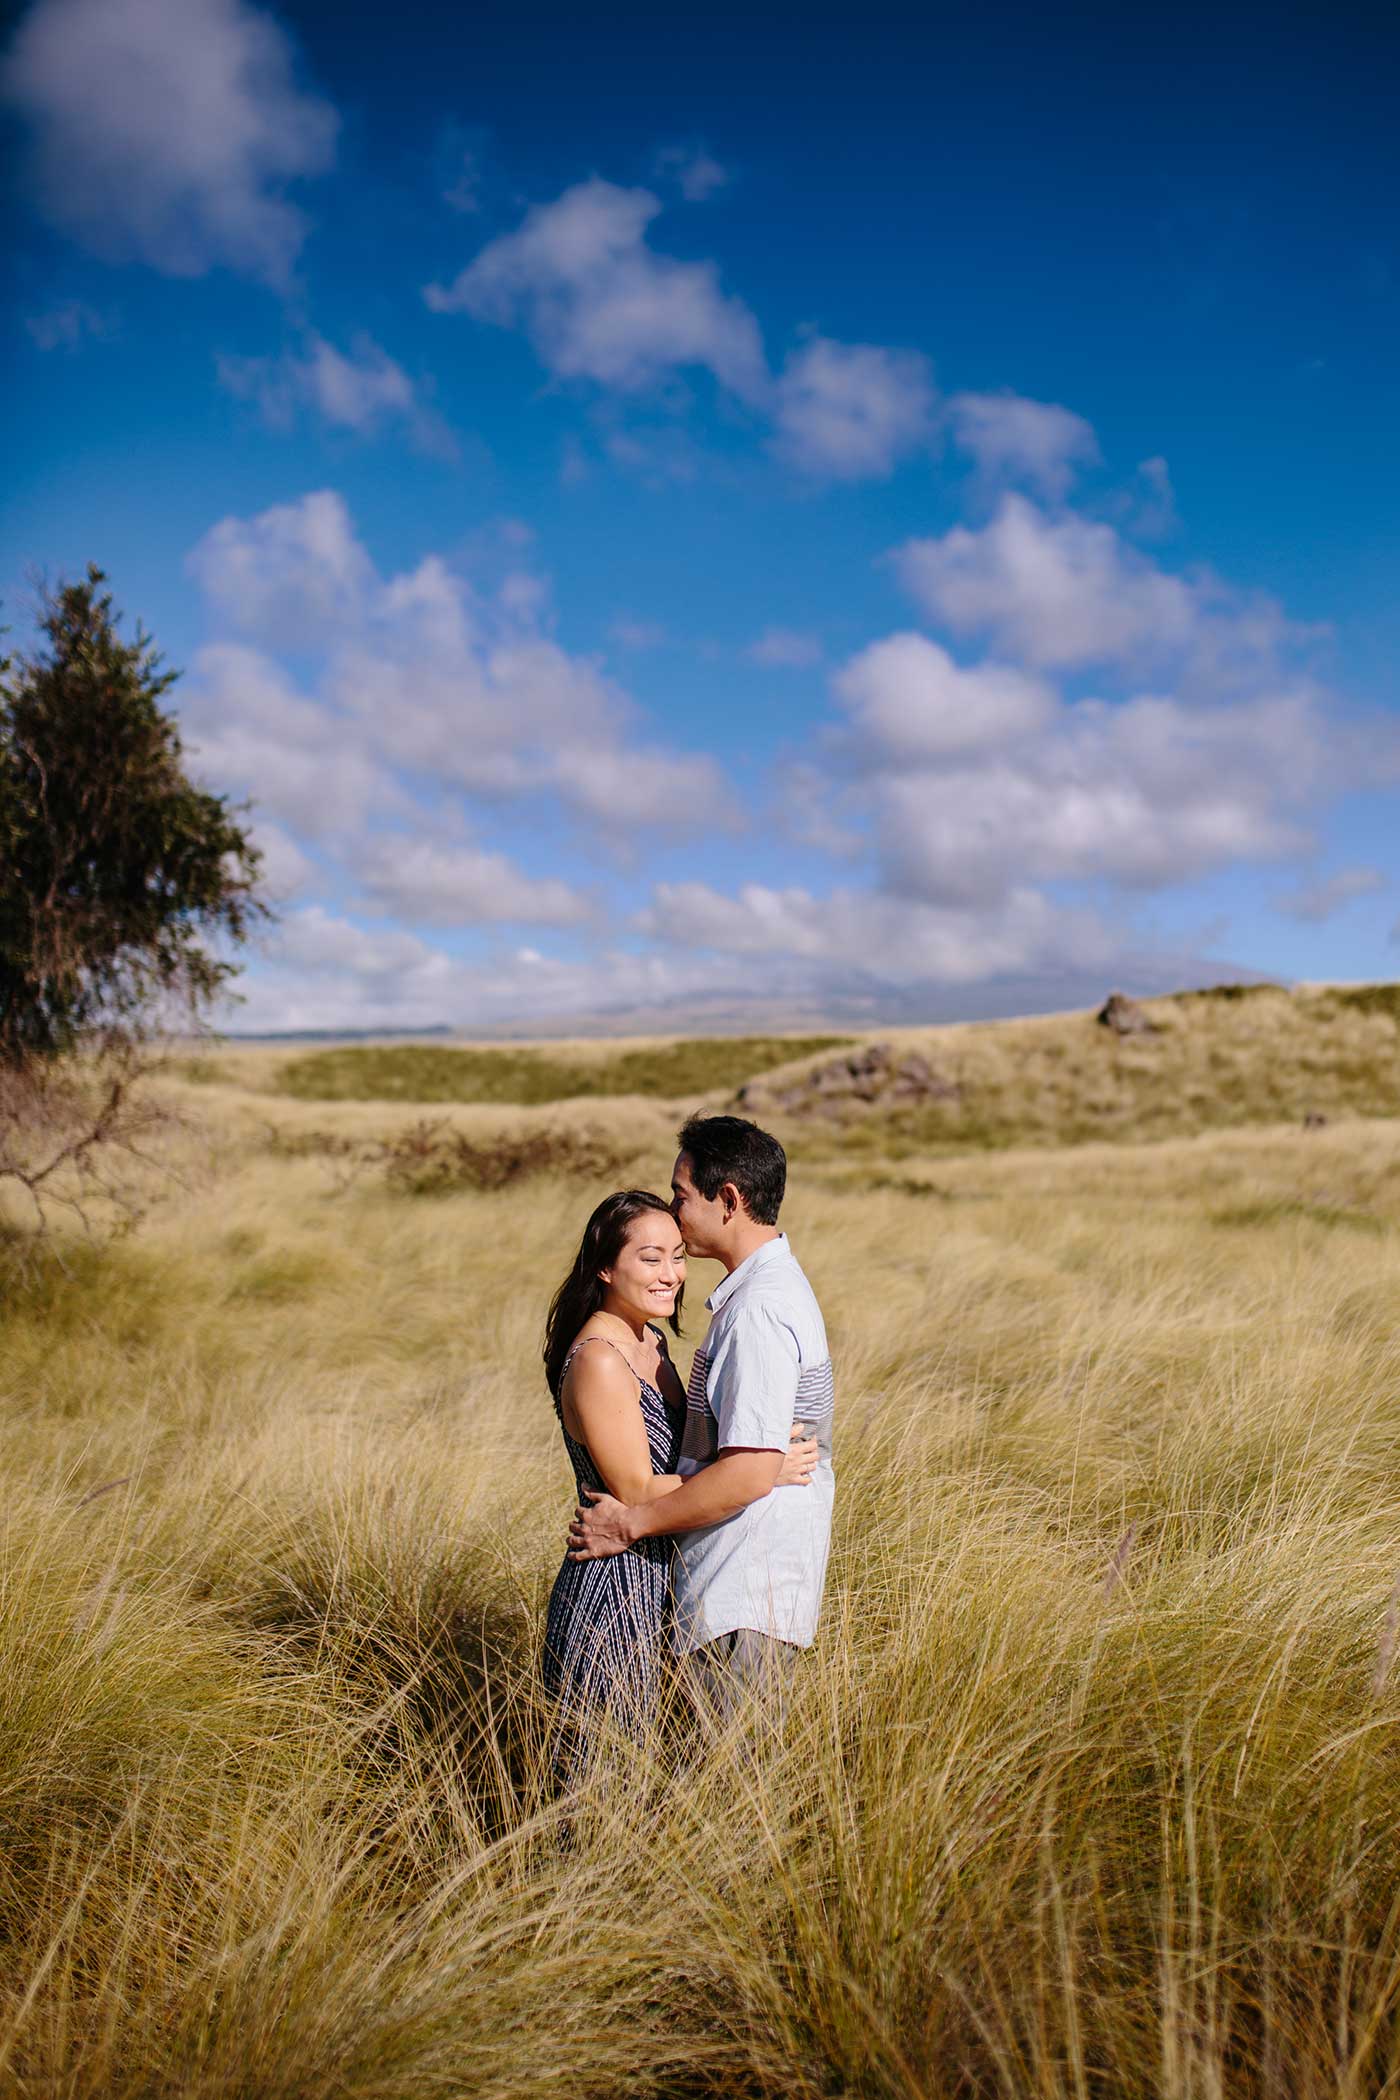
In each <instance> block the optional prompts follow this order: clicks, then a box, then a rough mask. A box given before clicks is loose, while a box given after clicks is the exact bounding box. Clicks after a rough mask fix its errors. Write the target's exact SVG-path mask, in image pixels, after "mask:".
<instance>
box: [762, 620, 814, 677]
mask: <svg viewBox="0 0 1400 2100" xmlns="http://www.w3.org/2000/svg"><path fill="white" fill-rule="evenodd" d="M744 654H745V656H746V657H747V658H748V660H749V662H750V663H751V664H762V665H763V666H764V667H765V668H767V669H769V670H781V671H803V670H808V669H810V667H811V666H812V665H813V664H819V663H820V662H821V660H822V645H821V641H820V638H819V637H818V636H817V635H815V634H806V633H804V632H803V631H802V630H801V629H799V628H796V627H765V628H764V630H763V632H762V634H761V635H760V636H759V637H758V639H757V641H754V642H750V644H749V646H748V648H747V649H746V650H745V651H744Z"/></svg>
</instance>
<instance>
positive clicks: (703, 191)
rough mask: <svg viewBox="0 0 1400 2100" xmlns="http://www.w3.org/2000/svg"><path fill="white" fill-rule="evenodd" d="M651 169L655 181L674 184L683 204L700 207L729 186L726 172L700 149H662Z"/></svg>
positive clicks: (683, 147)
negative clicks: (699, 205)
mask: <svg viewBox="0 0 1400 2100" xmlns="http://www.w3.org/2000/svg"><path fill="white" fill-rule="evenodd" d="M655 166H656V173H657V175H658V177H659V178H660V179H661V180H662V181H668V182H674V183H675V185H676V187H677V189H678V190H679V191H680V193H681V195H682V196H683V197H684V198H685V201H686V203H687V204H703V203H704V201H705V199H706V198H707V197H713V196H714V194H715V192H716V191H717V190H722V189H725V188H726V187H727V186H728V183H729V170H728V169H727V168H723V167H721V166H720V164H719V162H718V161H717V160H716V159H715V157H714V155H713V154H712V153H707V152H706V151H705V148H704V147H703V146H663V147H662V149H661V151H660V152H659V153H658V154H657V156H656V163H655Z"/></svg>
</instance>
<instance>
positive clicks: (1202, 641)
mask: <svg viewBox="0 0 1400 2100" xmlns="http://www.w3.org/2000/svg"><path fill="white" fill-rule="evenodd" d="M894 564H895V568H896V571H897V573H898V575H899V577H900V579H901V581H902V582H903V584H904V586H905V588H906V589H907V590H908V591H909V593H910V595H911V596H912V597H913V598H914V600H915V602H916V603H917V604H918V605H919V606H920V607H921V608H922V609H923V610H924V611H925V612H926V613H927V614H928V616H929V617H930V619H932V620H933V621H935V622H936V623H937V624H939V625H941V626H943V627H946V628H947V629H948V630H949V631H950V632H951V633H953V634H955V635H983V636H986V637H988V638H989V639H990V641H991V643H992V645H993V646H994V647H995V648H996V649H998V650H999V651H1001V652H1003V653H1004V654H1006V655H1009V656H1011V657H1013V658H1015V659H1016V660H1017V661H1018V662H1021V663H1024V664H1028V665H1031V666H1032V667H1034V668H1036V669H1040V670H1079V669H1084V668H1087V667H1091V666H1104V665H1107V666H1113V667H1116V668H1117V669H1119V670H1121V671H1124V672H1127V673H1130V674H1132V675H1134V676H1152V675H1154V674H1155V673H1158V672H1160V671H1161V670H1162V669H1163V668H1164V667H1177V668H1180V667H1186V668H1188V669H1189V670H1191V671H1192V672H1193V673H1194V674H1195V675H1197V676H1198V677H1200V678H1202V679H1209V680H1211V681H1212V682H1213V683H1215V684H1216V685H1223V684H1228V683H1231V682H1236V683H1239V682H1257V681H1258V679H1259V678H1260V677H1261V676H1263V675H1267V674H1268V672H1269V670H1270V668H1271V667H1272V665H1273V664H1274V663H1275V662H1276V661H1277V659H1278V657H1279V655H1280V653H1281V652H1282V651H1283V650H1284V649H1285V648H1287V647H1288V646H1290V645H1292V644H1295V643H1297V642H1300V641H1302V640H1305V639H1308V636H1307V635H1306V632H1305V630H1302V629H1300V628H1296V627H1293V626H1291V625H1290V623H1289V622H1288V621H1286V620H1285V619H1284V617H1283V614H1282V612H1281V610H1280V608H1279V607H1278V605H1277V604H1276V603H1275V602H1274V601H1273V600H1272V599H1269V598H1265V597H1262V596H1260V597H1254V598H1248V599H1246V598H1242V597H1241V596H1240V595H1239V594H1237V593H1233V592H1231V591H1229V590H1228V589H1227V588H1226V587H1225V586H1224V585H1223V584H1222V583H1221V582H1220V580H1219V579H1218V578H1216V577H1213V576H1211V575H1210V574H1209V573H1207V572H1204V571H1198V572H1195V573H1194V574H1192V575H1190V576H1177V575H1173V574H1170V573H1169V572H1168V571H1167V570H1165V569H1163V568H1161V567H1159V565H1158V564H1157V563H1156V562H1154V561H1152V560H1150V559H1149V558H1148V557H1147V556H1146V555H1144V554H1141V553H1139V552H1138V550H1137V549H1136V548H1133V547H1130V546H1129V545H1128V544H1127V542H1126V541H1125V540H1124V539H1123V538H1122V537H1121V535H1120V534H1119V533H1118V532H1117V531H1115V529H1114V528H1113V526H1111V525H1106V524H1102V523H1099V522H1096V521H1095V520H1093V519H1090V518H1085V517H1082V516H1079V515H1077V514H1073V513H1071V514H1067V515H1064V516H1060V517H1049V516H1047V515H1046V514H1045V512H1044V511H1042V510H1040V509H1038V508H1037V506H1036V505H1035V504H1033V503H1031V502H1029V501H1028V500H1027V499H1026V498H1025V497H1024V496H1019V495H1007V496H1006V497H1005V498H1004V499H1003V501H1002V503H1001V506H1000V508H999V509H998V511H997V513H996V516H995V517H994V518H993V519H992V521H991V523H990V524H988V525H986V526H983V527H982V528H981V529H980V530H976V529H972V528H969V527H967V526H963V525H958V526H954V527H953V529H952V530H951V531H950V532H946V533H944V534H943V535H942V537H941V538H937V539H915V540H909V541H907V542H906V543H905V544H904V545H903V546H902V547H900V548H898V549H897V550H896V552H895V555H894Z"/></svg>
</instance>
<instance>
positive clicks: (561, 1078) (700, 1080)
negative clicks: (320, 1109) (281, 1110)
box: [276, 1035, 851, 1108]
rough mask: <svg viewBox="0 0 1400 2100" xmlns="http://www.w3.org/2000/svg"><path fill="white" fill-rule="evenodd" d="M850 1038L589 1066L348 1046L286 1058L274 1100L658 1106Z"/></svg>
mask: <svg viewBox="0 0 1400 2100" xmlns="http://www.w3.org/2000/svg"><path fill="white" fill-rule="evenodd" d="M850 1040H851V1038H850V1037H848V1036H839V1035H811V1036H719V1037H715V1038H712V1039H706V1038H699V1039H697V1040H694V1041H689V1042H676V1043H658V1044H657V1045H655V1047H654V1048H650V1049H642V1050H618V1051H615V1052H612V1053H610V1054H604V1055H602V1056H598V1057H590V1058H572V1057H567V1056H554V1055H551V1053H550V1052H549V1051H547V1050H514V1049H501V1050H467V1049H451V1048H448V1047H447V1046H445V1045H442V1044H438V1043H392V1044H391V1043H383V1044H373V1043H366V1044H359V1043H356V1044H346V1045H345V1046H343V1047H342V1048H339V1049H335V1050H316V1051H312V1052H311V1053H310V1054H309V1055H307V1056H304V1057H295V1058H292V1059H291V1060H290V1061H289V1062H288V1063H287V1064H285V1065H283V1067H282V1069H281V1071H280V1072H279V1073H278V1075H277V1082H276V1084H277V1090H278V1092H280V1093H283V1094H290V1095H292V1096H293V1097H294V1098H295V1099H297V1100H299V1101H422V1102H491V1103H496V1104H499V1105H500V1106H502V1107H506V1106H509V1107H518V1108H529V1107H538V1106H541V1105H543V1104H544V1103H546V1102H550V1101H575V1100H579V1099H581V1098H583V1097H585V1096H589V1095H591V1096H594V1097H598V1096H608V1095H617V1094H648V1095H652V1096H654V1097H659V1098H661V1099H663V1100H667V1099H674V1098H679V1097H680V1096H683V1095H688V1094H707V1093H711V1092H714V1091H716V1090H717V1089H719V1088H722V1087H736V1086H739V1085H741V1084H742V1083H743V1081H744V1080H746V1079H753V1078H756V1077H757V1076H758V1075H759V1074H760V1073H763V1072H771V1071H772V1070H773V1068H774V1067H775V1066H776V1065H785V1064H789V1063H791V1061H792V1060H793V1059H794V1058H798V1057H810V1056H815V1055H816V1053H817V1052H818V1051H821V1050H837V1049H841V1048H843V1047H844V1046H845V1045H846V1044H847V1043H848V1042H849V1041H850Z"/></svg>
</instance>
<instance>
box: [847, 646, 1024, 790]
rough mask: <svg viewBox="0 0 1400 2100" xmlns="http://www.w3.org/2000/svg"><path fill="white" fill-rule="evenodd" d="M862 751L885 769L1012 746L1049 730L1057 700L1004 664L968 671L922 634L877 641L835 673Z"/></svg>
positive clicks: (983, 665) (977, 666)
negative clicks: (913, 761) (917, 761)
mask: <svg viewBox="0 0 1400 2100" xmlns="http://www.w3.org/2000/svg"><path fill="white" fill-rule="evenodd" d="M835 688H836V692H837V694H838V695H839V697H840V698H841V699H842V700H843V701H844V703H845V705H846V708H847V710H848V712H849V715H850V719H851V722H852V724H853V726H854V728H855V731H856V740H857V743H858V745H859V746H860V747H861V748H863V749H865V750H867V751H868V752H869V753H871V754H872V755H873V756H875V757H876V759H877V760H878V762H879V763H880V764H882V765H883V764H889V763H890V762H891V761H894V762H896V763H903V762H904V761H906V760H923V761H928V760H941V759H950V758H955V757H957V756H959V755H960V754H962V753H965V752H969V751H979V750H988V749H997V748H1000V747H1003V746H1006V745H1008V744H1015V743H1018V742H1020V741H1021V740H1022V739H1024V738H1026V737H1029V736H1032V735H1034V734H1035V733H1036V732H1037V731H1039V730H1041V729H1042V728H1044V726H1045V725H1046V723H1047V722H1048V721H1049V720H1050V718H1051V716H1052V715H1053V713H1054V711H1055V704H1056V696H1055V694H1054V692H1053V690H1052V689H1051V688H1050V687H1049V686H1047V685H1045V684H1044V683H1043V682H1042V681H1041V680H1039V679H1036V678H1030V677H1028V676H1027V675H1026V674H1025V673H1024V672H1023V671H1017V670H1013V669H1012V668H1011V667H1009V666H1008V665H1006V664H996V663H983V664H974V665H972V666H971V667H970V668H969V669H964V668H963V667H962V666H961V665H960V664H956V663H954V661H953V659H952V657H951V656H949V654H948V652H947V650H946V649H941V648H939V646H938V644H937V643H936V642H931V641H929V640H928V639H927V638H926V637H925V636H923V635H921V634H892V635H889V636H887V637H886V639H885V640H884V641H882V642H872V644H871V645H870V647H869V648H868V649H863V650H862V651H861V652H860V654H859V655H858V656H855V657H853V658H852V659H851V661H850V662H849V663H848V664H846V665H845V666H844V668H843V669H842V670H841V671H840V672H839V673H838V674H837V677H836V680H835Z"/></svg>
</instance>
